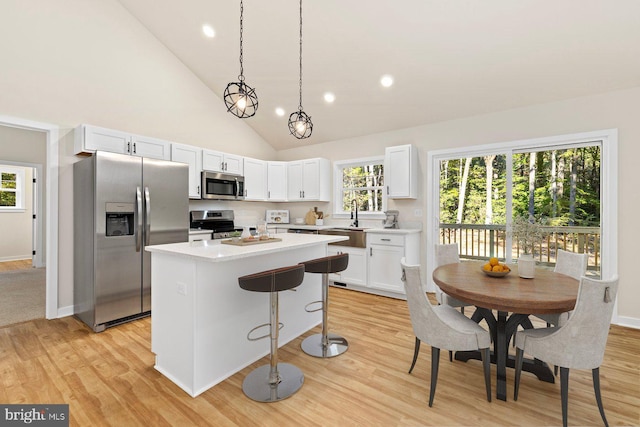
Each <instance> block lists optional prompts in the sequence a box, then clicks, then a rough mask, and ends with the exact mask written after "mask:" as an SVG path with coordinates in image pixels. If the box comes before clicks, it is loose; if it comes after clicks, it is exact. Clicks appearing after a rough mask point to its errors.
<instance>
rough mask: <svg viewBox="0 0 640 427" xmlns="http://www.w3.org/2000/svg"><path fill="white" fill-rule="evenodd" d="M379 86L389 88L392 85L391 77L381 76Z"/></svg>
mask: <svg viewBox="0 0 640 427" xmlns="http://www.w3.org/2000/svg"><path fill="white" fill-rule="evenodd" d="M380 84H381V85H382V86H384V87H390V86H391V85H392V84H393V77H391V76H390V75H388V74H387V75H384V76H382V78H381V79H380Z"/></svg>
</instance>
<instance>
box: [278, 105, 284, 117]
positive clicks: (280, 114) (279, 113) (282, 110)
mask: <svg viewBox="0 0 640 427" xmlns="http://www.w3.org/2000/svg"><path fill="white" fill-rule="evenodd" d="M276 114H277V115H278V116H280V117H282V116H284V108H280V107H278V108H276Z"/></svg>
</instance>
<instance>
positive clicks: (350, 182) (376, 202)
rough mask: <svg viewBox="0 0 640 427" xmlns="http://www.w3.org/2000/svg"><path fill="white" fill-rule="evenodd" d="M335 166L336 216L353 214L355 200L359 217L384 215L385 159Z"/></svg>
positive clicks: (356, 160)
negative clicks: (360, 215)
mask: <svg viewBox="0 0 640 427" xmlns="http://www.w3.org/2000/svg"><path fill="white" fill-rule="evenodd" d="M334 165H335V167H334V183H335V190H334V214H336V215H341V214H342V215H347V214H350V213H351V209H352V205H353V203H354V202H353V200H356V202H357V204H358V213H359V214H362V215H364V216H368V215H369V216H374V215H376V214H382V213H383V211H384V210H385V208H386V203H387V201H386V197H385V194H384V191H383V190H384V157H383V156H381V157H369V158H366V159H353V160H344V161H339V162H335V163H334Z"/></svg>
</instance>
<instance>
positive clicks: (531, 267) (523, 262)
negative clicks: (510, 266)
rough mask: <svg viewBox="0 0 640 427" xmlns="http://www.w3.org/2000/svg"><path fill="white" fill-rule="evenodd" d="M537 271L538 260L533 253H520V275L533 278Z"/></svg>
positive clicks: (524, 277)
mask: <svg viewBox="0 0 640 427" xmlns="http://www.w3.org/2000/svg"><path fill="white" fill-rule="evenodd" d="M535 273H536V260H535V259H533V256H532V255H520V257H519V258H518V276H520V277H522V278H523V279H533V277H534V276H535Z"/></svg>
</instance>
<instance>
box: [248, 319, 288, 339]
mask: <svg viewBox="0 0 640 427" xmlns="http://www.w3.org/2000/svg"><path fill="white" fill-rule="evenodd" d="M265 326H269V327H271V323H263V324H262V325H258V326H256V327H255V328H253V329H251V330H250V331H249V332H248V333H247V340H249V341H259V340H261V339H264V338H269V337H270V336H271V331H269V333H268V334H265V335H261V336H259V337H252V336H251V334H252V333H253V332H255V331H256V330H258V329H260V328H264V327H265ZM282 328H284V323H282V322H280V323H278V330H280V329H282Z"/></svg>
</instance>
